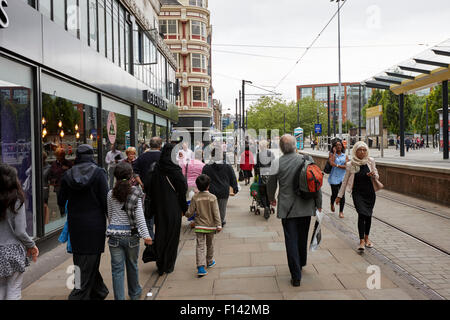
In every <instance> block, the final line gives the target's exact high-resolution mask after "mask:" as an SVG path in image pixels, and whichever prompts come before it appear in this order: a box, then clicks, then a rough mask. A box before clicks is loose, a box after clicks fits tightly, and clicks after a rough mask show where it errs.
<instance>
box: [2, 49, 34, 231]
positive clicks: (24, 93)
mask: <svg viewBox="0 0 450 320" xmlns="http://www.w3.org/2000/svg"><path fill="white" fill-rule="evenodd" d="M32 104H33V86H32V72H31V69H29V68H27V67H25V66H22V65H20V64H18V63H15V62H12V61H11V60H8V59H4V58H2V57H0V163H6V164H8V165H10V166H13V167H15V168H16V170H17V173H18V177H19V181H20V183H21V185H22V188H23V190H24V193H25V203H24V206H25V211H26V219H27V228H26V230H27V233H28V234H29V235H30V236H35V235H36V234H35V230H34V225H35V224H34V220H35V217H34V215H33V212H36V210H34V201H33V198H34V195H35V193H36V190H35V189H34V185H35V184H34V176H33V170H34V166H33V155H34V152H33V145H32V138H31V133H32V123H31V107H32Z"/></svg>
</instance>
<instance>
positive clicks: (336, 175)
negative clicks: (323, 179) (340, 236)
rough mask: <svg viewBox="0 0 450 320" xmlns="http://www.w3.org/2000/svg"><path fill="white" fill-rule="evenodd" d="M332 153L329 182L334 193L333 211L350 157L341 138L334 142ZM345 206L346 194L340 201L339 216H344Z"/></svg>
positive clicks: (332, 196) (332, 198)
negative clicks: (346, 153)
mask: <svg viewBox="0 0 450 320" xmlns="http://www.w3.org/2000/svg"><path fill="white" fill-rule="evenodd" d="M331 150H332V151H333V153H330V156H329V161H330V164H331V167H332V169H331V172H330V175H329V176H328V183H329V184H330V187H331V191H332V195H331V211H333V212H334V211H335V208H334V201H335V200H336V198H337V195H338V193H339V189H340V188H341V185H342V181H343V180H344V176H345V168H346V166H345V164H346V163H347V161H348V157H347V156H346V155H345V148H344V146H343V145H342V142H341V140H336V141H334V142H333V145H332V148H331ZM344 206H345V196H343V197H342V199H341V201H340V202H339V218H344Z"/></svg>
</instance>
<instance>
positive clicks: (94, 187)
mask: <svg viewBox="0 0 450 320" xmlns="http://www.w3.org/2000/svg"><path fill="white" fill-rule="evenodd" d="M107 194H108V183H107V178H106V171H105V170H104V169H102V168H99V167H98V166H97V165H96V164H95V163H94V162H92V161H81V162H78V163H76V164H75V166H73V167H72V168H71V169H70V170H68V171H66V172H65V173H64V176H63V178H62V181H61V189H60V192H59V194H58V205H59V206H62V207H64V206H65V205H66V201H68V205H67V208H68V216H67V219H68V224H69V236H70V242H71V244H72V250H73V253H74V254H83V255H88V254H100V253H102V252H103V251H104V249H105V232H106V216H107V201H106V199H107V198H106V197H107Z"/></svg>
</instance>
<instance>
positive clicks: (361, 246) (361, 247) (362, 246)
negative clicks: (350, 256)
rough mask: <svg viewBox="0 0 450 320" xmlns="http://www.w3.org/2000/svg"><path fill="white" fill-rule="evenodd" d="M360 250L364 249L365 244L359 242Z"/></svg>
mask: <svg viewBox="0 0 450 320" xmlns="http://www.w3.org/2000/svg"><path fill="white" fill-rule="evenodd" d="M358 251H361V252H362V251H364V244H359V246H358Z"/></svg>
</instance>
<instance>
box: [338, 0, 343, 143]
mask: <svg viewBox="0 0 450 320" xmlns="http://www.w3.org/2000/svg"><path fill="white" fill-rule="evenodd" d="M337 4H338V56H339V89H338V96H339V138H341V139H342V99H341V96H342V95H341V92H342V91H341V90H342V84H341V14H340V12H341V5H340V3H339V0H338V1H337Z"/></svg>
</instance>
